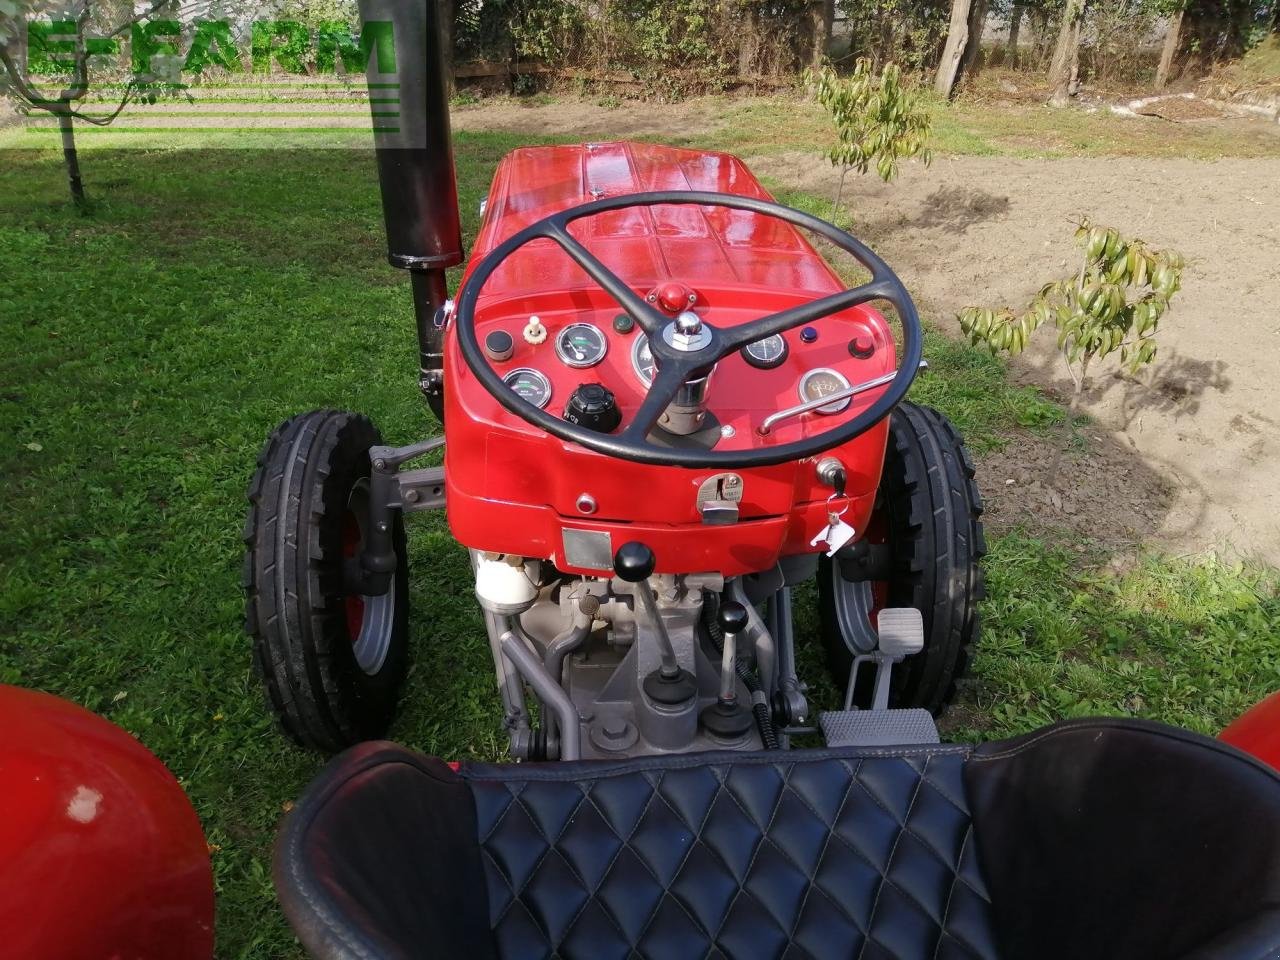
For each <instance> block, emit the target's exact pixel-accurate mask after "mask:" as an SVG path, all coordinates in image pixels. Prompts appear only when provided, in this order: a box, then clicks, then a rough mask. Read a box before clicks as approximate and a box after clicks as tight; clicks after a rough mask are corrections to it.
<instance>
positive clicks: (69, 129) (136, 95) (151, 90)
mask: <svg viewBox="0 0 1280 960" xmlns="http://www.w3.org/2000/svg"><path fill="white" fill-rule="evenodd" d="M175 3H176V0H155V2H154V3H153V4H151V5H150V6H148V7H146V8H144V9H142V10H141V11H138V12H135V11H134V8H133V7H132V5H125V6H124V9H125V10H127V11H128V13H122V14H119V15H118V16H117V17H112V13H113V11H112V10H110V9H109V4H108V3H106V2H103V0H73V2H72V4H71V6H70V8H69V15H64V16H63V17H62V19H59V20H53V21H40V20H38V19H37V18H38V17H39V15H40V14H41V13H44V12H46V11H48V10H50V9H52V4H51V3H50V2H49V0H0V93H2V94H4V95H6V96H8V97H9V98H10V99H12V100H15V101H16V102H17V104H18V108H19V109H20V110H23V111H30V110H42V111H44V112H46V113H49V114H52V115H53V116H55V117H57V120H58V130H59V133H60V134H61V138H62V155H63V159H64V161H65V162H66V166H67V184H68V186H69V188H70V190H71V198H72V199H73V200H74V201H75V203H76V205H77V206H84V205H85V203H86V199H85V192H84V182H83V181H82V179H81V177H80V159H79V154H78V152H77V150H76V140H75V127H74V122H75V121H76V120H80V121H82V122H84V123H89V124H93V125H95V126H107V125H108V124H110V123H111V122H112V121H113V120H115V119H116V117H118V116H120V112H121V111H122V110H124V108H125V106H126V105H127V104H128V103H129V102H130V101H131V100H133V99H144V100H147V101H149V102H155V99H156V98H157V96H158V94H159V92H160V90H161V89H162V88H163V86H164V85H163V84H159V83H157V82H156V78H154V77H153V76H151V75H150V74H149V73H148V72H147V71H136V72H134V73H133V74H132V75H130V76H129V77H128V78H127V79H126V81H125V82H124V84H123V92H122V93H121V96H120V100H119V101H118V102H117V103H116V106H115V109H114V110H111V111H109V112H107V113H104V114H96V115H95V114H90V113H86V112H85V111H84V110H83V109H82V108H81V106H80V104H81V103H82V101H83V100H84V99H85V97H86V96H87V95H88V93H89V89H90V61H91V60H92V59H93V58H94V57H101V56H107V55H110V54H115V53H118V52H119V47H120V41H119V38H120V37H121V35H123V34H124V33H126V32H128V31H129V30H130V29H131V28H132V27H133V25H134V24H136V23H140V22H141V21H143V20H145V19H148V18H149V17H151V16H153V15H154V14H156V13H158V12H159V11H160V10H162V9H164V8H166V7H170V6H172V5H174V4H175ZM61 9H66V8H61ZM68 17H69V18H68ZM91 28H92V29H93V33H94V35H93V36H90V35H89V33H90V29H91ZM43 76H54V77H60V78H61V79H63V80H65V81H66V86H65V87H63V88H62V89H61V90H60V91H59V92H58V93H56V94H54V95H46V94H45V93H43V92H41V88H42V86H43V85H44V83H42V81H41V80H37V79H35V77H43ZM45 82H47V81H45Z"/></svg>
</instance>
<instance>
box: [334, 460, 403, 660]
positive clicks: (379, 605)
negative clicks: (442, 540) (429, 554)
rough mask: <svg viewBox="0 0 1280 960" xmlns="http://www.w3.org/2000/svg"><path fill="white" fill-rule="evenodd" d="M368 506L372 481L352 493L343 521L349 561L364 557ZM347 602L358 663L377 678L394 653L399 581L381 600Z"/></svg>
mask: <svg viewBox="0 0 1280 960" xmlns="http://www.w3.org/2000/svg"><path fill="white" fill-rule="evenodd" d="M368 506H369V486H368V481H365V480H361V481H359V482H358V483H357V484H356V485H355V487H353V488H352V490H351V496H350V497H349V498H348V500H347V511H346V514H345V515H344V516H343V519H342V555H343V557H344V558H345V559H351V558H353V557H356V556H358V555H359V553H360V544H361V543H362V542H363V541H364V532H363V527H364V524H365V522H366V521H367V518H368V516H369V510H368ZM343 601H344V611H345V614H346V621H347V635H348V636H349V637H350V638H351V649H352V652H353V653H354V654H355V658H356V663H357V664H359V665H360V669H361V670H363V671H364V672H365V673H367V674H369V675H370V676H373V675H374V674H376V673H377V672H378V671H379V670H381V669H382V665H383V664H384V663H386V660H387V654H388V653H389V652H390V651H391V635H392V632H393V631H394V628H395V609H396V581H395V578H394V577H393V578H392V580H391V584H390V586H388V588H387V592H386V593H384V594H383V595H382V596H380V597H372V596H367V595H362V594H358V593H351V594H347V595H346V597H344V598H343Z"/></svg>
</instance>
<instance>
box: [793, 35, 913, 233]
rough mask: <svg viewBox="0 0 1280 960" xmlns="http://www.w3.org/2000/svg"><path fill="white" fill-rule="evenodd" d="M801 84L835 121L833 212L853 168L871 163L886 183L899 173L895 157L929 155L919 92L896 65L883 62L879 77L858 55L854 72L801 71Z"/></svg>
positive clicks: (831, 154)
mask: <svg viewBox="0 0 1280 960" xmlns="http://www.w3.org/2000/svg"><path fill="white" fill-rule="evenodd" d="M805 84H806V85H807V86H808V87H809V88H810V89H812V90H813V91H814V95H815V97H816V98H817V101H818V102H819V103H820V104H822V106H823V107H825V108H826V111H827V113H828V114H830V115H831V119H832V121H833V122H834V123H835V126H836V134H837V137H838V139H837V141H836V143H835V144H834V145H833V146H832V147H831V149H830V150H828V151H827V158H828V159H829V160H830V161H831V163H832V165H833V166H838V167H840V188H839V190H837V192H836V199H835V203H834V204H833V205H832V208H831V215H832V216H833V217H834V216H835V213H836V211H837V210H838V209H839V207H840V199H841V197H842V196H843V195H844V179H845V177H846V176H847V175H848V173H849V171H850V170H851V169H853V170H857V171H858V172H859V173H866V172H867V171H868V170H869V169H871V166H872V165H873V164H874V165H875V168H876V173H878V174H879V175H880V177H881V179H883V180H884V181H885V182H886V183H887V182H888V181H890V180H892V179H893V178H894V177H895V176H897V174H898V162H899V161H900V160H902V159H903V158H907V157H919V158H920V159H921V160H923V161H924V162H925V163H926V164H927V163H928V162H929V160H930V155H929V149H928V147H926V146H925V144H926V142H927V141H928V139H929V129H930V126H931V124H932V119H931V117H930V116H929V111H928V110H927V109H926V108H925V107H924V105H923V104H922V103H921V101H920V97H919V96H918V95H917V94H916V93H913V92H911V91H908V90H906V89H904V88H903V86H902V71H901V70H899V69H898V66H897V64H893V63H888V64H885V67H884V70H883V71H881V73H880V75H879V76H877V75H876V74H875V72H874V71H873V70H872V69H871V64H870V62H869V61H867V60H865V59H859V60H858V61H857V62H856V63H855V64H854V66H853V73H851V74H850V75H849V76H848V77H840V76H838V75H837V74H836V72H835V70H833V69H832V68H831V67H830V66H824V67H823V68H822V69H821V70H819V71H817V72H816V73H815V72H814V71H812V70H806V71H805Z"/></svg>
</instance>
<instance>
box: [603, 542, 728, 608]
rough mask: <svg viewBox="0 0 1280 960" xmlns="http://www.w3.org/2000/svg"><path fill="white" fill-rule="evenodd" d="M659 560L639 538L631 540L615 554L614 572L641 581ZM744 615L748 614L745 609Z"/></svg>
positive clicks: (628, 581) (628, 580)
mask: <svg viewBox="0 0 1280 960" xmlns="http://www.w3.org/2000/svg"><path fill="white" fill-rule="evenodd" d="M657 562H658V561H657V558H656V557H654V555H653V551H652V550H650V549H649V548H648V547H646V546H645V545H644V544H643V543H641V542H640V541H639V540H629V541H627V542H626V543H624V544H623V545H622V546H620V547H619V548H618V551H617V553H615V554H614V555H613V572H614V573H616V574H617V575H618V577H619V578H620V579H622V580H625V581H627V583H639V582H640V581H641V580H648V579H649V577H650V576H651V575H652V574H653V567H654V564H656V563H657ZM739 606H741V604H739ZM743 616H746V612H745V611H744V612H743Z"/></svg>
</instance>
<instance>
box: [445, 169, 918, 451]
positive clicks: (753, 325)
mask: <svg viewBox="0 0 1280 960" xmlns="http://www.w3.org/2000/svg"><path fill="white" fill-rule="evenodd" d="M690 204H692V205H697V206H715V207H728V208H730V209H734V210H746V211H749V212H752V213H758V214H762V215H764V216H769V217H774V218H775V219H778V220H782V221H784V222H787V223H790V224H792V225H794V226H798V227H803V228H805V229H806V230H809V231H810V232H812V233H815V234H817V235H818V236H820V237H823V238H825V239H826V240H828V241H830V242H831V243H832V244H834V245H835V246H837V247H839V248H840V249H841V250H844V251H846V252H847V253H849V254H851V255H852V256H853V257H854V258H855V259H856V260H857V261H858V262H859V263H860V264H862V266H863V267H865V268H866V269H867V270H869V271H870V272H871V280H870V281H868V282H867V283H864V284H861V285H859V286H857V287H850V288H848V289H846V290H845V291H843V292H842V293H836V294H830V295H828V296H825V297H820V298H818V299H816V300H811V301H808V302H807V303H803V304H800V305H799V306H797V307H791V308H789V309H787V310H782V311H778V312H776V313H772V314H769V315H767V316H765V317H761V318H759V319H757V320H753V321H750V322H749V323H743V324H738V325H736V326H733V327H725V328H717V327H714V326H711V325H710V324H706V325H705V326H706V327H707V328H708V329H710V330H711V331H712V336H711V343H710V344H709V345H708V346H707V347H704V348H703V349H702V350H699V351H697V353H696V355H688V356H686V355H684V354H682V353H680V352H678V351H675V350H674V349H673V348H671V347H670V346H668V345H667V344H666V343H665V341H664V340H663V337H662V336H661V330H662V329H663V328H664V327H665V326H666V325H667V324H668V323H670V322H671V318H670V317H668V316H667V315H666V314H663V313H661V312H660V311H658V310H657V309H656V308H655V307H652V306H650V305H649V304H648V303H646V302H645V300H644V298H643V297H642V296H640V295H639V294H637V293H636V292H635V291H634V290H632V289H631V287H630V286H629V285H628V284H626V283H625V282H624V281H623V280H622V279H621V278H620V277H618V276H617V274H615V273H613V271H611V270H609V268H607V267H605V266H604V264H603V263H601V262H600V261H599V260H598V259H596V257H595V256H594V255H593V254H591V253H590V252H589V251H588V250H587V249H586V247H584V246H583V245H582V244H581V243H580V242H579V241H578V240H576V239H575V238H574V237H572V236H570V234H569V232H568V229H567V228H568V225H569V224H570V223H572V222H573V221H575V220H580V219H582V218H583V217H590V216H594V215H595V214H599V213H606V212H608V211H610V210H619V209H622V208H625V207H653V206H660V205H690ZM538 239H549V240H553V241H555V242H556V243H557V244H558V245H559V246H560V247H561V249H562V250H563V251H564V252H565V253H566V254H568V255H569V257H570V258H572V259H573V260H574V262H576V263H577V264H578V266H580V267H582V269H583V270H584V271H585V272H586V273H587V275H588V276H590V277H591V279H592V280H594V281H595V282H596V283H597V284H598V285H599V286H600V287H601V288H602V289H604V290H605V292H606V293H608V294H609V295H610V296H611V297H612V298H613V299H614V300H615V301H617V303H618V305H619V306H620V307H622V309H623V310H625V311H626V312H627V314H628V315H629V316H630V317H631V318H632V319H633V320H635V321H636V323H637V324H639V325H640V327H641V328H642V330H643V331H644V333H645V334H647V335H648V336H649V342H650V349H651V350H652V351H653V353H654V358H655V360H658V361H665V363H664V362H659V364H658V372H657V374H656V375H655V377H654V380H653V383H652V384H651V385H650V388H649V392H648V394H647V395H646V396H645V399H644V401H642V403H641V407H640V409H639V410H637V411H636V414H635V415H634V416H633V417H632V422H631V423H630V424H628V425H626V426H625V427H624V428H623V430H622V432H621V434H608V433H598V432H596V431H593V430H589V429H587V428H585V427H580V426H578V425H577V424H572V423H569V422H568V421H567V420H562V419H561V418H559V417H556V416H554V415H552V414H550V413H547V412H546V411H545V410H541V409H539V408H538V407H536V406H534V405H533V404H531V403H529V402H528V401H526V400H523V399H521V398H520V397H519V396H517V395H516V393H515V392H514V391H513V390H511V389H510V388H509V387H508V386H507V385H506V384H505V383H504V382H503V379H502V377H501V375H499V374H498V372H497V371H496V370H494V369H493V367H491V366H490V365H489V363H488V362H487V360H486V359H485V357H484V353H483V352H482V350H481V348H480V342H479V340H478V339H477V337H476V329H475V310H476V305H477V303H478V301H479V297H480V291H481V290H482V289H483V287H484V285H485V283H486V282H487V281H488V279H489V277H490V276H492V275H493V272H494V271H495V270H496V269H497V268H498V267H499V266H500V265H501V264H502V263H503V262H504V261H505V260H507V259H508V258H509V257H510V256H511V255H512V254H514V253H515V252H516V251H517V250H519V249H520V248H521V247H523V246H525V245H526V244H528V243H531V242H532V241H534V240H538ZM873 300H884V301H887V302H888V303H890V304H892V306H893V307H894V309H895V311H896V312H897V314H898V317H899V319H900V321H901V323H902V329H903V342H902V363H901V365H900V366H899V367H898V371H897V374H896V375H895V376H894V378H893V380H892V381H890V383H889V384H888V385H887V386H886V387H885V391H884V393H883V394H881V395H880V397H879V398H878V399H877V400H876V401H875V402H874V403H872V404H871V406H869V407H868V408H867V409H866V410H864V411H862V412H861V413H859V414H858V415H857V416H855V417H853V419H851V420H849V421H848V422H846V423H843V424H840V425H837V426H835V427H832V428H831V429H829V430H824V431H822V432H821V433H819V434H817V435H815V436H812V437H806V438H804V439H801V440H793V441H791V442H789V443H781V444H776V445H771V446H767V447H762V448H759V449H746V450H714V449H713V450H703V449H700V448H688V447H661V446H658V445H656V444H653V443H650V442H649V441H648V440H647V439H646V437H647V436H648V434H649V433H650V432H651V431H652V429H653V425H654V424H655V423H656V421H657V416H658V414H660V413H661V412H662V410H664V409H665V407H666V404H662V405H661V409H657V408H658V405H659V403H660V401H661V396H660V395H659V381H662V382H663V389H666V388H668V387H672V382H673V381H674V380H675V379H677V378H679V379H680V382H683V380H684V379H685V377H686V376H687V375H689V374H691V373H692V371H693V370H694V369H695V366H696V365H697V364H699V363H705V364H706V366H707V367H708V368H709V367H710V365H712V364H714V363H715V362H717V361H718V360H720V359H721V358H723V357H724V356H726V355H728V354H729V353H731V352H733V351H734V350H737V349H738V348H739V347H741V346H744V345H745V344H746V343H749V342H754V341H755V340H760V339H763V338H764V337H766V336H769V335H770V334H771V333H781V332H782V331H783V330H790V329H793V328H795V327H798V326H801V325H802V324H805V323H809V322H811V321H813V320H817V319H820V318H821V317H826V316H830V315H832V314H835V313H839V312H841V311H843V310H847V309H849V308H851V307H854V306H858V305H860V304H863V303H867V302H870V301H873ZM454 323H455V324H456V326H457V336H458V346H459V349H460V350H461V351H462V358H463V360H464V361H465V362H466V364H467V367H468V368H469V369H470V370H471V372H472V373H473V374H474V375H475V377H476V379H478V380H479V381H480V383H481V384H482V385H483V386H484V387H485V389H486V390H488V391H489V393H490V394H491V395H492V396H493V397H494V399H496V400H497V401H498V402H499V403H500V404H502V406H503V407H504V408H506V409H507V410H509V411H510V412H511V413H513V414H515V415H516V416H517V417H520V419H522V420H524V421H525V422H527V423H530V424H532V425H533V426H536V427H539V428H540V429H542V430H545V431H546V432H547V433H549V434H551V435H552V436H555V437H558V438H560V439H561V440H567V441H569V442H571V443H576V444H578V445H580V446H583V447H586V448H587V449H589V450H594V451H596V452H597V453H602V454H605V455H606V456H612V457H617V458H619V459H622V460H630V461H632V462H635V463H647V464H654V465H658V466H678V467H689V468H699V469H729V468H745V467H765V466H772V465H774V464H778V463H785V462H788V461H794V460H802V459H805V458H808V457H813V456H817V455H818V454H820V453H823V452H824V451H826V450H830V449H831V448H832V447H836V446H839V445H840V444H842V443H847V442H848V441H850V440H852V439H854V438H855V437H857V436H859V435H860V434H863V433H865V432H866V431H868V430H870V429H871V428H872V427H874V426H875V425H876V424H877V423H879V422H880V421H881V420H883V419H884V418H885V417H886V416H888V414H889V413H890V411H892V410H893V408H894V407H895V406H897V404H898V403H899V402H900V401H901V400H902V399H903V398H904V397H905V396H906V394H907V391H908V390H909V389H910V388H911V384H912V382H913V381H914V380H915V376H916V371H917V369H918V367H919V365H920V358H921V355H922V353H923V344H922V335H921V330H920V317H919V314H918V313H917V311H916V307H915V304H914V303H913V302H912V300H911V296H910V295H909V294H908V293H907V291H906V288H905V287H904V286H903V284H902V281H901V280H899V279H898V276H897V274H895V273H894V272H893V270H892V269H891V268H890V267H889V265H888V264H887V263H885V262H884V260H882V259H881V258H880V257H879V256H877V255H876V253H875V252H874V251H872V250H871V248H870V247H868V246H867V245H866V244H864V243H863V242H862V241H861V240H859V239H858V238H857V237H855V236H853V235H852V234H850V233H846V232H845V231H843V230H841V229H840V228H839V227H837V226H835V225H834V224H830V223H828V222H827V221H825V220H821V219H819V218H818V217H815V216H812V215H811V214H808V213H804V212H803V211H801V210H795V209H793V208H791V207H786V206H783V205H782V204H779V203H773V202H771V201H767V200H759V199H756V198H755V197H744V196H739V195H737V194H727V193H711V192H707V191H693V190H678V191H677V190H672V191H655V192H649V193H630V194H623V195H620V196H617V197H607V198H604V199H601V200H593V201H591V202H590V203H584V204H580V205H579V206H576V207H571V208H570V209H568V210H562V211H560V212H559V213H555V214H552V215H551V216H549V217H544V218H543V219H541V220H539V221H537V222H536V223H533V224H530V225H529V226H528V227H525V228H524V229H523V230H521V231H519V232H518V233H515V234H513V235H512V236H510V237H508V238H507V239H506V240H504V241H503V242H502V243H500V244H499V245H498V246H497V247H495V248H494V249H493V250H492V251H490V253H489V254H488V256H486V257H485V258H484V259H483V260H482V261H481V262H480V263H479V265H478V266H477V267H476V268H475V270H474V271H472V273H471V275H470V276H469V277H468V278H467V282H466V283H465V284H464V285H463V288H462V290H461V291H460V292H459V294H458V302H457V308H456V310H455V312H454ZM678 386H679V384H678V383H677V384H675V387H674V388H672V396H674V389H678ZM655 397H656V398H657V399H655ZM668 402H669V400H668ZM655 410H656V412H655ZM645 420H648V421H649V422H648V423H647V424H644V426H643V433H642V434H641V433H640V430H639V429H637V428H638V427H640V425H641V423H642V422H643V421H645ZM637 437H638V438H637Z"/></svg>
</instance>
